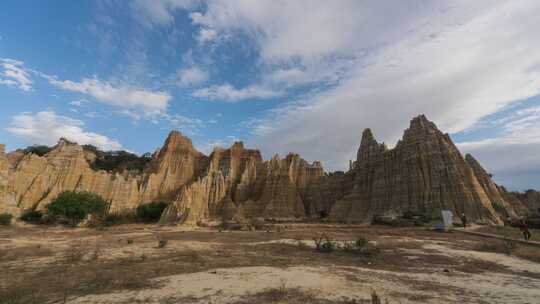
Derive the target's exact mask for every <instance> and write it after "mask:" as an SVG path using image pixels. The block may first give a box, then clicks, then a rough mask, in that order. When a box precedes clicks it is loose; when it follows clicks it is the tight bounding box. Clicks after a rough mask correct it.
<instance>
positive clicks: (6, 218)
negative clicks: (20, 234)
mask: <svg viewBox="0 0 540 304" xmlns="http://www.w3.org/2000/svg"><path fill="white" fill-rule="evenodd" d="M12 218H13V215H11V214H9V213H0V225H2V226H9V225H11V219H12Z"/></svg>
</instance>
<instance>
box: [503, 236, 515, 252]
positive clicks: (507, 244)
mask: <svg viewBox="0 0 540 304" xmlns="http://www.w3.org/2000/svg"><path fill="white" fill-rule="evenodd" d="M516 248H517V243H516V242H515V241H514V240H512V239H510V238H505V239H504V251H505V253H506V254H507V255H512V252H513V251H514V250H515V249H516Z"/></svg>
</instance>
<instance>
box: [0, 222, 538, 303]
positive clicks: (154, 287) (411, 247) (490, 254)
mask: <svg viewBox="0 0 540 304" xmlns="http://www.w3.org/2000/svg"><path fill="white" fill-rule="evenodd" d="M289 228H290V230H289V231H287V230H282V229H280V232H266V231H250V232H217V231H211V230H186V229H183V228H179V227H158V226H140V225H126V226H119V227H114V228H111V229H108V230H106V231H95V230H86V229H69V228H58V227H56V228H41V227H39V228H37V227H31V228H8V229H3V230H0V271H1V272H2V274H3V275H2V279H1V280H0V287H1V288H2V289H1V290H2V291H1V293H0V303H33V302H24V301H23V300H24V298H25V297H26V296H27V295H28V294H32V295H33V296H35V297H36V298H38V299H39V300H38V301H36V302H35V303H47V302H50V303H63V302H64V301H65V302H66V303H103V304H105V303H270V302H272V303H315V302H316V301H321V302H320V303H354V302H353V301H356V303H362V302H361V301H363V300H364V301H367V299H369V298H370V295H371V293H372V292H373V291H376V292H377V294H379V295H380V296H381V297H382V298H383V299H386V300H388V301H389V303H538V299H540V263H538V262H537V260H536V258H537V256H540V252H538V251H540V249H537V248H534V249H530V248H523V249H522V251H516V253H515V254H513V255H507V254H505V253H503V252H504V251H501V250H500V248H501V245H502V244H501V242H500V241H497V240H485V239H482V238H479V237H475V236H468V235H463V234H460V233H437V232H431V231H427V230H425V229H422V228H382V227H371V228H366V227H351V226H332V227H316V226H314V227H309V225H307V226H306V225H303V226H298V227H294V226H293V227H289ZM322 232H324V233H327V234H328V235H331V236H332V238H333V239H335V240H336V242H337V243H340V242H343V241H350V240H354V239H355V238H357V237H358V236H359V235H362V236H365V237H366V238H367V239H369V241H370V243H369V245H368V246H369V247H370V248H377V249H378V251H379V252H380V253H379V254H377V255H374V256H371V255H370V256H364V255H360V254H357V253H350V252H342V251H336V252H330V253H321V252H318V251H316V250H315V243H314V241H313V240H312V237H313V236H314V235H315V234H316V233H322ZM158 239H165V240H167V244H166V246H165V247H163V248H159V246H158V245H157V244H158V243H157V240H158ZM498 251H500V252H498ZM29 282H30V283H31V284H28V283H29ZM2 296H3V297H4V298H8V297H11V298H13V299H17V297H18V298H20V299H23V300H21V301H20V302H16V301H11V302H2V300H1V298H2ZM317 303H319V302H317ZM366 303H367V302H366Z"/></svg>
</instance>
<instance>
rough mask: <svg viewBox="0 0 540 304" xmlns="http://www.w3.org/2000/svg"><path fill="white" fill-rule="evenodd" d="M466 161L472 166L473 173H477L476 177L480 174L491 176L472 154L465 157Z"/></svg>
mask: <svg viewBox="0 0 540 304" xmlns="http://www.w3.org/2000/svg"><path fill="white" fill-rule="evenodd" d="M465 160H466V161H467V163H468V164H469V166H471V168H472V169H473V171H474V172H476V175H478V174H479V173H481V174H486V175H489V174H488V173H487V171H486V170H485V169H484V168H483V167H482V165H480V163H479V162H478V161H477V160H476V158H474V157H473V156H472V155H471V154H469V153H467V154H466V155H465Z"/></svg>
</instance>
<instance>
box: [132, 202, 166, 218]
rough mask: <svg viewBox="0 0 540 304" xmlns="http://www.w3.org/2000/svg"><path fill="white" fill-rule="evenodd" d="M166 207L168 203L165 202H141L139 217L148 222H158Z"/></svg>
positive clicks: (138, 209) (138, 208) (138, 211)
mask: <svg viewBox="0 0 540 304" xmlns="http://www.w3.org/2000/svg"><path fill="white" fill-rule="evenodd" d="M166 207H167V203H164V202H151V203H148V204H141V205H139V206H138V207H137V219H138V220H140V221H142V222H147V223H151V222H157V221H159V218H160V217H161V214H162V213H163V210H165V208H166Z"/></svg>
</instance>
